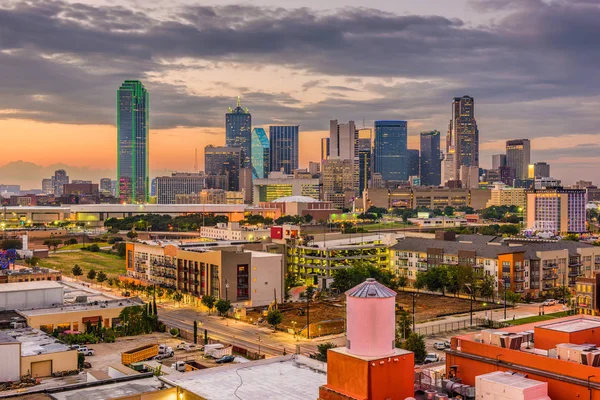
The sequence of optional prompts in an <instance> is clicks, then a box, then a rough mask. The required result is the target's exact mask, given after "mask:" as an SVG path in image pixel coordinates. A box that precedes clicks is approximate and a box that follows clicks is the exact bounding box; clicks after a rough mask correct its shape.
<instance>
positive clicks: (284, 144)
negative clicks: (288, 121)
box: [269, 125, 299, 174]
mask: <svg viewBox="0 0 600 400" xmlns="http://www.w3.org/2000/svg"><path fill="white" fill-rule="evenodd" d="M298 130H299V127H298V125H289V126H270V127H269V137H270V140H271V159H270V163H271V171H281V170H282V169H283V172H284V173H285V174H291V173H293V172H294V170H295V169H298Z"/></svg>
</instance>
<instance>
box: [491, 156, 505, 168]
mask: <svg viewBox="0 0 600 400" xmlns="http://www.w3.org/2000/svg"><path fill="white" fill-rule="evenodd" d="M505 165H506V154H494V155H493V156H492V169H498V168H500V167H504V166H505Z"/></svg>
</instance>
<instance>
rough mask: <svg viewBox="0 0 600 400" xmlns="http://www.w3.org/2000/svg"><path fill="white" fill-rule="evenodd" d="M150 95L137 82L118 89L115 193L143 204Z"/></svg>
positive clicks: (146, 191)
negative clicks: (116, 187)
mask: <svg viewBox="0 0 600 400" xmlns="http://www.w3.org/2000/svg"><path fill="white" fill-rule="evenodd" d="M149 131H150V95H149V94H148V91H147V90H146V88H145V87H144V85H142V82H140V81H129V80H128V81H125V82H123V84H122V85H121V87H120V88H119V90H117V145H118V151H119V153H118V155H117V158H118V162H117V180H118V181H119V186H118V196H119V199H120V200H121V201H122V202H125V203H145V202H147V201H148V199H149V196H150V178H149V175H148V174H149V162H148V157H149V153H148V148H149V146H148V140H149Z"/></svg>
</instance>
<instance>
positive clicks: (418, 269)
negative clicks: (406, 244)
mask: <svg viewBox="0 0 600 400" xmlns="http://www.w3.org/2000/svg"><path fill="white" fill-rule="evenodd" d="M417 271H420V272H427V267H417Z"/></svg>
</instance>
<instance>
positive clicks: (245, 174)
mask: <svg viewBox="0 0 600 400" xmlns="http://www.w3.org/2000/svg"><path fill="white" fill-rule="evenodd" d="M238 191H240V192H242V193H243V196H242V204H244V203H245V204H250V203H252V169H250V168H240V182H239V186H238Z"/></svg>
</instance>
